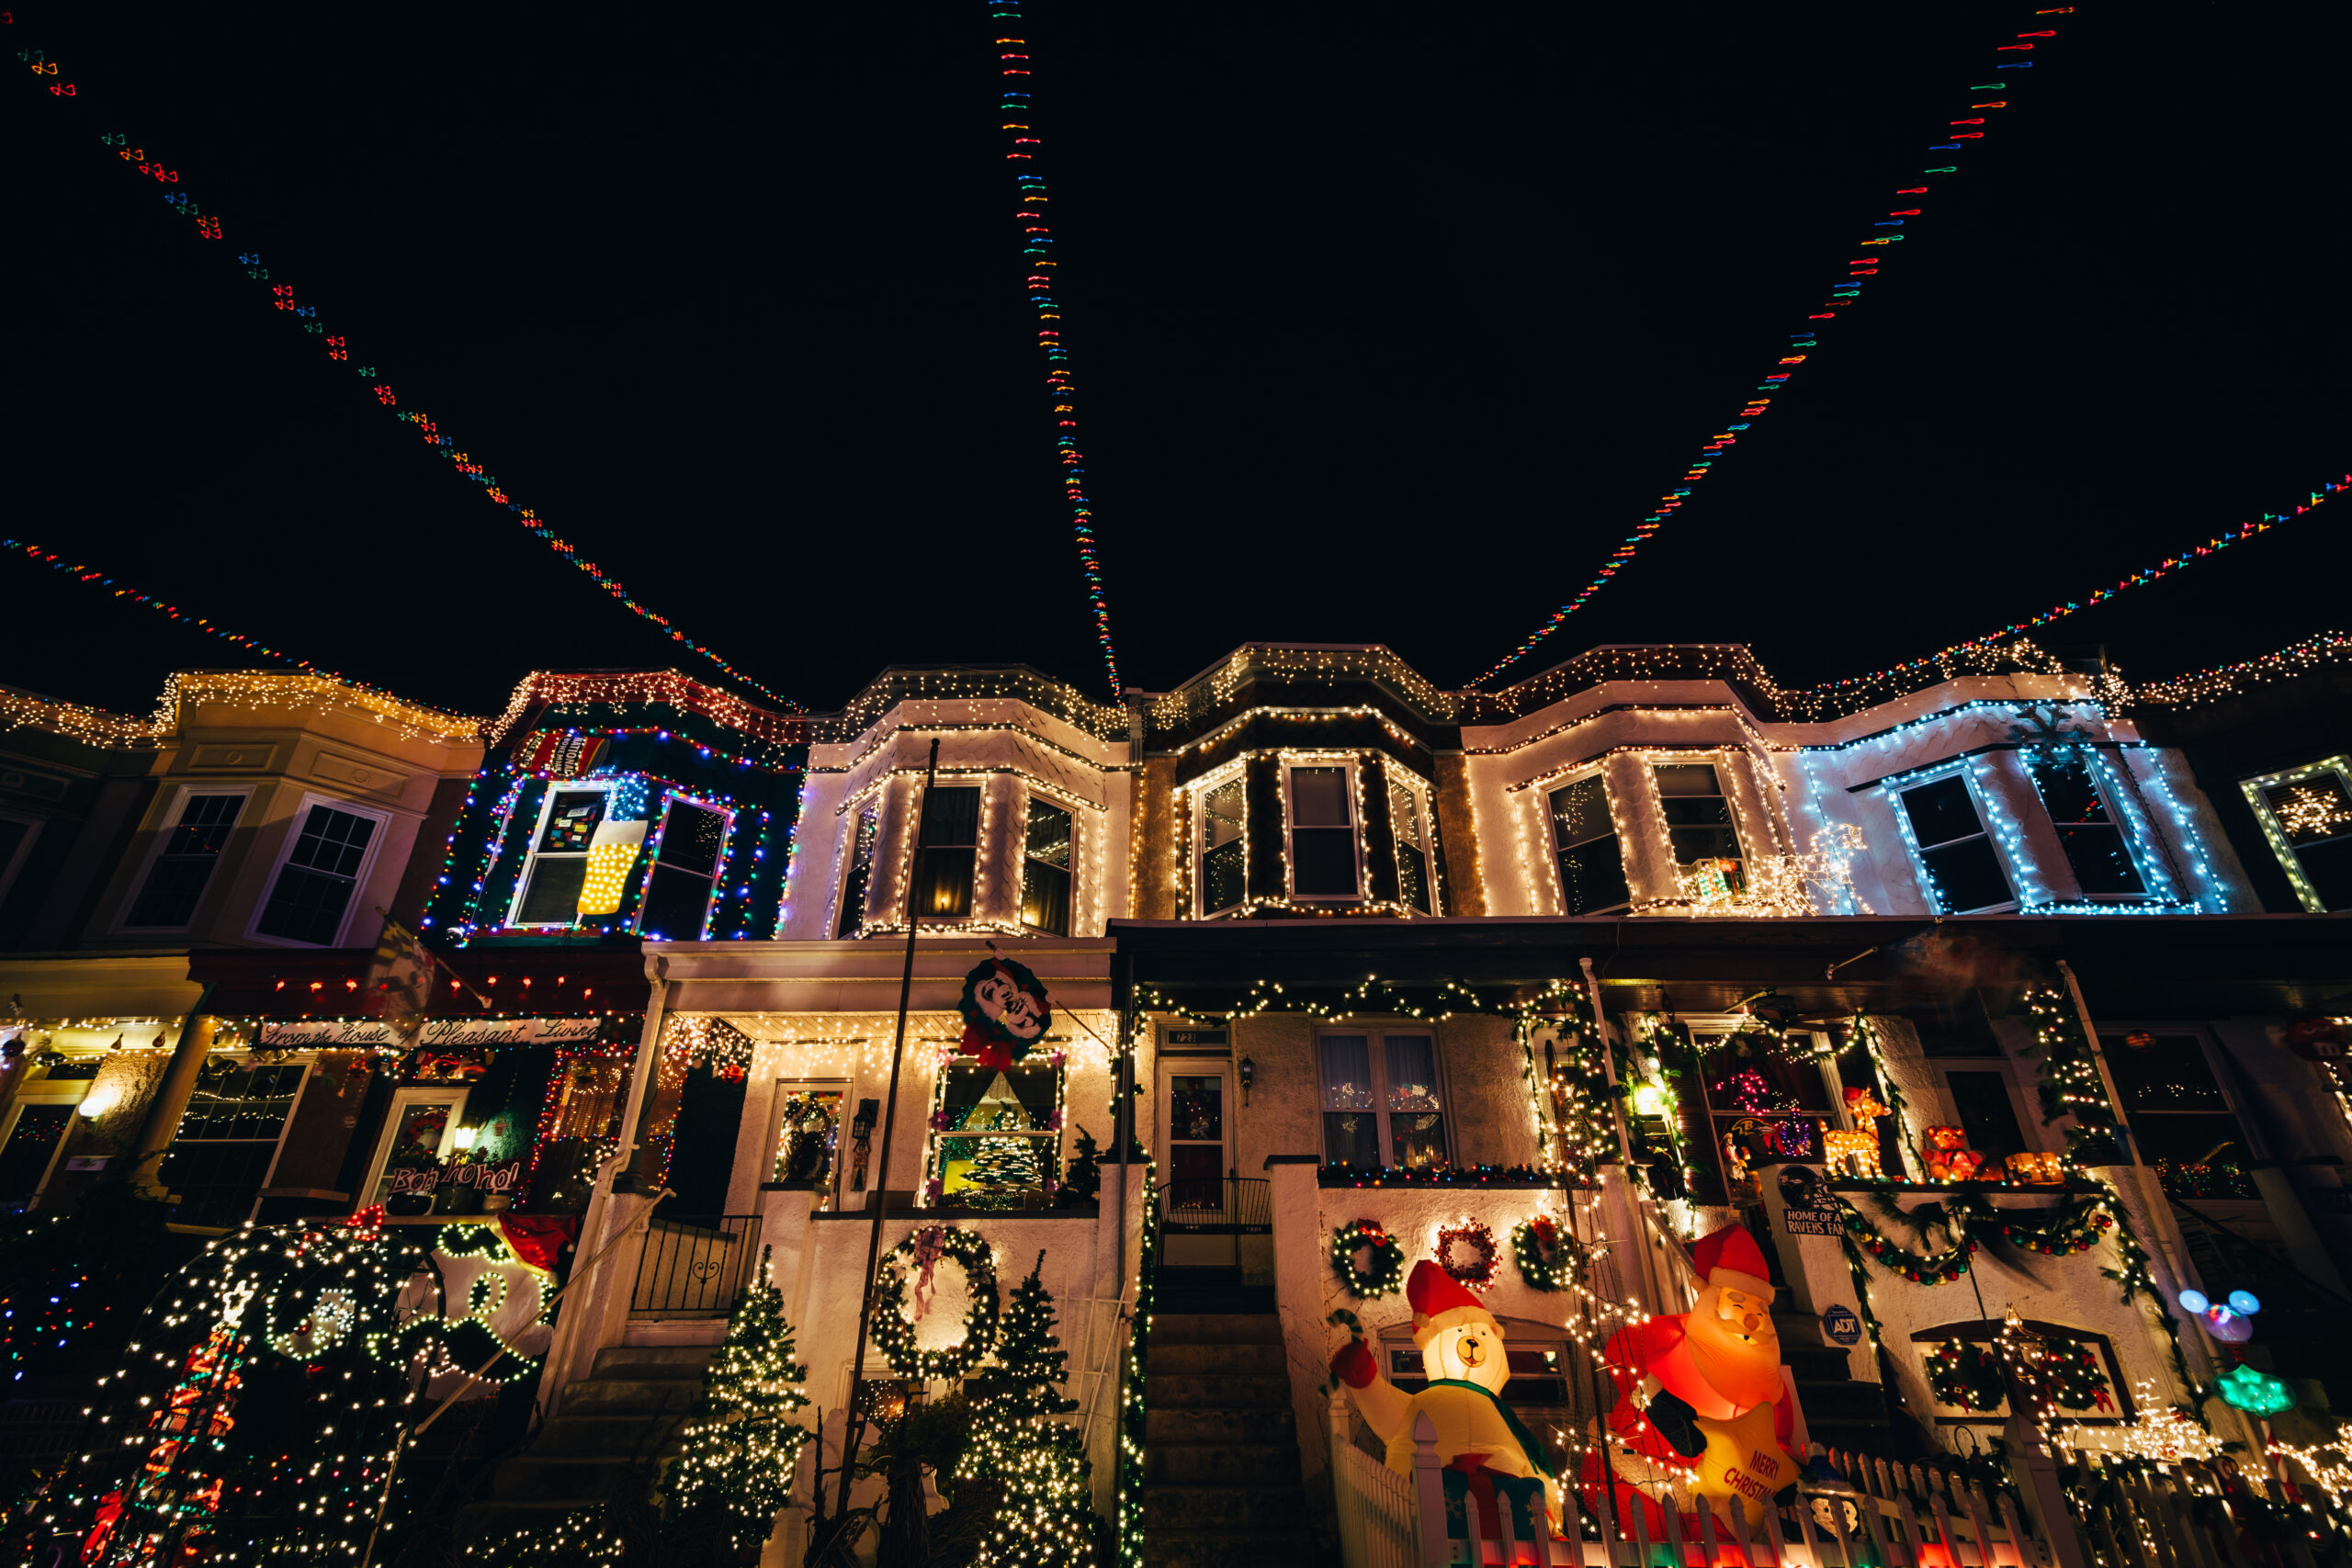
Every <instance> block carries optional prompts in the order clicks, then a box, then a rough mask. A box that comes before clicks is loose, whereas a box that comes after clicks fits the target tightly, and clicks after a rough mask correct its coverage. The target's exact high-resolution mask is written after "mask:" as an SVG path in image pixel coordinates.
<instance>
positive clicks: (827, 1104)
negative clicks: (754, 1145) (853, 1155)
mask: <svg viewBox="0 0 2352 1568" xmlns="http://www.w3.org/2000/svg"><path fill="white" fill-rule="evenodd" d="M776 1100H777V1112H776V1134H775V1175H774V1177H773V1178H772V1179H774V1180H776V1181H789V1182H793V1183H796V1184H802V1183H806V1184H810V1185H821V1184H823V1183H825V1182H826V1181H828V1180H830V1179H831V1176H832V1171H833V1157H834V1156H835V1154H836V1153H837V1152H838V1151H837V1148H836V1145H837V1144H838V1143H839V1141H840V1138H841V1125H842V1091H841V1090H840V1089H820V1088H817V1087H814V1086H811V1085H802V1084H784V1085H778V1086H777V1092H776Z"/></svg>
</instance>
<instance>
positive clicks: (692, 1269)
mask: <svg viewBox="0 0 2352 1568" xmlns="http://www.w3.org/2000/svg"><path fill="white" fill-rule="evenodd" d="M759 1266H760V1216H759V1215H757V1214H664V1215H660V1216H658V1217H656V1218H655V1219H654V1221H653V1223H652V1224H650V1225H649V1226H647V1227H646V1233H645V1251H644V1253H643V1254H642V1255H641V1256H639V1258H638V1263H637V1284H636V1286H635V1288H634V1289H632V1290H631V1291H630V1292H629V1301H628V1310H629V1314H630V1315H631V1316H633V1317H725V1316H727V1315H728V1314H729V1313H731V1312H733V1311H734V1310H735V1300H736V1298H737V1297H738V1296H740V1295H741V1294H742V1293H743V1287H744V1286H745V1285H747V1284H749V1283H751V1281H752V1270H754V1269H757V1268H758V1267H759Z"/></svg>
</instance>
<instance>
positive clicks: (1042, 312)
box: [989, 0, 1123, 696]
mask: <svg viewBox="0 0 2352 1568" xmlns="http://www.w3.org/2000/svg"><path fill="white" fill-rule="evenodd" d="M989 20H990V21H991V22H994V23H996V24H998V26H999V28H1000V29H1005V28H1013V27H1016V26H1018V25H1019V24H1020V23H1021V22H1022V21H1023V17H1022V15H1021V6H1020V0H991V7H990V9H989ZM1028 47H1029V42H1028V40H1027V39H1017V38H1001V39H997V40H996V48H997V57H996V58H997V65H998V70H999V73H1000V74H1001V76H1002V77H1003V78H1004V80H1005V87H1004V89H1003V100H1002V105H1001V107H1002V110H1003V112H1002V115H1001V118H1002V120H1003V122H1004V123H1003V130H1004V133H1005V136H1006V138H1007V139H1008V142H1007V146H1006V150H1005V154H1004V156H1005V160H1006V161H1007V162H1008V163H1011V164H1012V165H1013V175H1012V177H1013V183H1014V185H1015V186H1017V187H1018V189H1019V190H1020V192H1021V205H1020V207H1019V208H1018V209H1016V210H1015V211H1014V213H1013V215H1012V219H1013V221H1014V222H1016V223H1018V224H1020V225H1021V237H1022V242H1023V243H1022V250H1021V254H1022V258H1023V261H1024V262H1025V263H1026V264H1027V265H1028V267H1029V276H1028V277H1027V279H1026V283H1027V287H1028V290H1029V303H1030V305H1031V306H1032V307H1033V308H1034V309H1035V310H1036V312H1037V346H1038V348H1040V349H1041V350H1043V351H1044V353H1045V355H1046V400H1047V401H1048V403H1049V404H1050V405H1051V407H1052V411H1053V415H1054V428H1055V430H1056V431H1057V434H1056V435H1055V437H1054V447H1055V451H1056V454H1057V456H1058V457H1060V459H1061V465H1062V492H1063V494H1064V495H1065V496H1066V497H1067V498H1068V499H1069V513H1070V529H1071V531H1072V532H1073V533H1074V534H1075V535H1076V536H1077V539H1078V564H1079V568H1080V570H1081V571H1083V572H1084V573H1085V574H1086V598H1087V602H1088V604H1089V606H1090V608H1091V610H1092V611H1093V614H1094V640H1095V641H1096V642H1098V643H1100V644H1102V645H1103V667H1104V668H1105V669H1107V670H1108V671H1110V672H1111V692H1112V694H1113V695H1114V696H1117V695H1119V694H1122V691H1123V688H1122V687H1121V686H1120V684H1119V655H1118V652H1117V650H1116V649H1114V648H1113V647H1112V646H1111V609H1110V606H1109V605H1108V604H1106V603H1104V601H1103V561H1102V558H1101V557H1100V556H1098V555H1097V554H1096V553H1095V547H1094V504H1093V502H1091V501H1089V500H1088V499H1087V497H1086V454H1084V453H1083V452H1080V450H1079V449H1078V388H1077V386H1076V384H1075V383H1073V382H1072V381H1071V380H1070V372H1069V346H1068V345H1067V344H1064V343H1063V341H1062V333H1061V325H1060V323H1061V319H1062V313H1061V306H1060V305H1059V304H1057V302H1056V301H1055V299H1054V279H1053V272H1052V269H1053V268H1055V267H1057V266H1059V265H1061V264H1060V263H1059V262H1057V261H1055V260H1054V259H1053V254H1052V252H1053V243H1054V231H1053V229H1052V228H1051V227H1050V226H1049V225H1048V224H1047V223H1046V214H1045V212H1044V211H1043V210H1042V209H1044V208H1045V207H1046V204H1047V203H1048V202H1049V201H1050V200H1051V199H1052V198H1051V197H1048V196H1046V180H1045V176H1044V175H1040V174H1038V173H1037V172H1036V169H1035V167H1034V166H1033V165H1034V164H1035V159H1036V149H1037V148H1038V147H1039V146H1041V145H1042V144H1043V141H1042V139H1041V138H1040V137H1039V136H1038V135H1037V128H1036V126H1035V124H1034V123H1032V122H1033V121H1034V120H1035V118H1036V111H1035V108H1034V107H1032V106H1031V102H1030V96H1029V94H1028V93H1026V92H1016V91H1014V90H1013V87H1012V81H1013V79H1014V78H1016V77H1018V78H1019V79H1020V80H1021V81H1022V83H1023V85H1024V86H1025V85H1027V84H1028V82H1029V81H1030V79H1031V73H1030V69H1029V67H1030V64H1031V61H1030V58H1029V56H1028V54H1027V53H1025V52H1023V51H1026V50H1027V49H1028ZM1047 322H1052V323H1053V325H1051V326H1048V325H1047V324H1046V323H1047Z"/></svg>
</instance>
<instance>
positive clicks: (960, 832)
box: [908, 784, 980, 919]
mask: <svg viewBox="0 0 2352 1568" xmlns="http://www.w3.org/2000/svg"><path fill="white" fill-rule="evenodd" d="M979 852H980V790H979V786H978V784H954V785H942V784H933V786H932V787H931V788H930V789H928V790H926V791H925V792H924V793H923V802H922V832H921V836H920V840H919V842H918V846H917V848H916V851H915V880H914V887H913V890H912V892H911V894H910V903H909V905H908V913H909V914H910V916H921V917H923V918H926V919H936V918H939V917H942V916H956V915H968V914H970V913H971V912H972V874H973V873H974V871H975V870H977V869H978V864H979Z"/></svg>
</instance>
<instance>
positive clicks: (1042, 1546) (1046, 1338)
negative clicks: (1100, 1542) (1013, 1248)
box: [956, 1252, 1095, 1568]
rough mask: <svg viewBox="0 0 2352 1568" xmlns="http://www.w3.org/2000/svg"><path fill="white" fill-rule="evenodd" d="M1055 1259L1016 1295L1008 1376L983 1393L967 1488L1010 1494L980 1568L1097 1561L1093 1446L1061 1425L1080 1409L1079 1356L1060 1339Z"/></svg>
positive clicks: (1008, 1320) (1003, 1350) (1007, 1342)
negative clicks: (1072, 1372)
mask: <svg viewBox="0 0 2352 1568" xmlns="http://www.w3.org/2000/svg"><path fill="white" fill-rule="evenodd" d="M1045 1261H1046V1255H1045V1254H1044V1253H1042V1252H1040V1253H1039V1254H1038V1255H1037V1268H1033V1269H1030V1270H1029V1277H1028V1278H1027V1279H1025V1280H1022V1281H1021V1283H1020V1285H1019V1287H1018V1288H1017V1289H1015V1290H1014V1291H1013V1292H1012V1306H1011V1307H1009V1308H1008V1309H1006V1312H1005V1316H1004V1328H1003V1331H1002V1334H1001V1337H999V1339H998V1340H997V1350H996V1355H997V1361H998V1363H999V1365H998V1369H997V1371H995V1373H994V1374H993V1375H991V1376H989V1377H988V1378H986V1379H983V1380H980V1382H979V1383H978V1388H977V1389H976V1392H975V1393H974V1397H973V1401H972V1407H973V1411H972V1413H973V1419H972V1439H971V1444H970V1446H969V1447H967V1449H966V1450H964V1460H963V1462H962V1463H961V1464H960V1465H958V1466H957V1467H956V1479H957V1480H958V1481H994V1482H998V1483H1001V1484H1002V1486H1003V1488H1004V1493H1003V1501H1002V1503H1001V1506H999V1507H998V1509H997V1516H996V1527H995V1529H992V1530H990V1531H989V1538H988V1540H987V1543H986V1544H985V1545H983V1546H982V1547H981V1549H980V1554H979V1557H978V1562H977V1565H976V1568H998V1565H1000V1564H1001V1565H1005V1568H1011V1565H1012V1564H1017V1563H1018V1564H1028V1563H1036V1564H1054V1565H1056V1568H1062V1565H1066V1564H1077V1563H1091V1562H1093V1561H1094V1532H1095V1515H1094V1503H1093V1496H1094V1488H1093V1483H1092V1481H1091V1472H1092V1468H1093V1467H1092V1466H1091V1464H1089V1463H1088V1461H1087V1458H1086V1441H1085V1438H1083V1437H1082V1436H1081V1435H1080V1433H1079V1432H1078V1430H1077V1429H1076V1428H1075V1427H1070V1426H1069V1425H1067V1424H1066V1423H1064V1422H1062V1421H1061V1420H1059V1419H1058V1417H1060V1416H1064V1415H1067V1414H1068V1413H1069V1412H1070V1411H1072V1410H1075V1409H1077V1408H1078V1402H1077V1401H1076V1400H1074V1399H1065V1398H1063V1397H1062V1394H1061V1385H1062V1384H1063V1382H1066V1381H1067V1380H1068V1378H1069V1371H1068V1362H1069V1352H1067V1351H1065V1350H1064V1349H1063V1348H1062V1346H1061V1339H1060V1337H1059V1336H1058V1335H1057V1333H1056V1332H1055V1327H1056V1324H1055V1317H1054V1298H1053V1296H1052V1295H1051V1293H1049V1292H1047V1291H1046V1287H1045V1286H1044V1285H1043V1284H1042V1283H1040V1282H1039V1280H1038V1278H1037V1270H1038V1269H1041V1268H1043V1267H1044V1266H1045Z"/></svg>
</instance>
